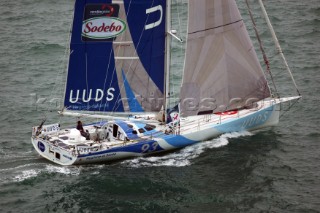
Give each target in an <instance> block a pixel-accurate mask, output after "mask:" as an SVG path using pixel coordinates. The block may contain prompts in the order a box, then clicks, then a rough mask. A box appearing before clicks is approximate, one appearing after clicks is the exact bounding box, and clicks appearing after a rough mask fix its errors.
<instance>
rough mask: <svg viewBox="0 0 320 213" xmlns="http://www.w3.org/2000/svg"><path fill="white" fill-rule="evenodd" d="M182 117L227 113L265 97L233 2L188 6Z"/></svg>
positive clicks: (199, 0) (194, 1) (195, 1)
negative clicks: (219, 112)
mask: <svg viewBox="0 0 320 213" xmlns="http://www.w3.org/2000/svg"><path fill="white" fill-rule="evenodd" d="M187 36H188V37H187V49H186V61H185V70H184V76H183V80H182V88H181V93H180V99H181V105H180V106H181V114H182V116H190V115H197V114H201V113H206V112H218V111H226V110H231V109H235V108H239V107H243V106H245V105H246V104H248V103H252V101H258V100H262V99H264V98H266V97H270V89H269V87H268V85H267V81H266V78H265V76H264V73H263V70H262V68H261V65H260V63H259V60H258V58H257V55H256V52H255V49H254V47H253V44H252V42H251V40H250V37H249V35H248V32H247V30H246V27H245V24H244V22H243V20H242V17H241V15H240V12H239V10H238V7H237V5H236V2H235V0H189V20H188V35H187Z"/></svg>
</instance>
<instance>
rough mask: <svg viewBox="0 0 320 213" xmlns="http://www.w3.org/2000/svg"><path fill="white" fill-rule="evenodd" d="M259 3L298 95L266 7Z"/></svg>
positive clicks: (260, 1) (260, 0)
mask: <svg viewBox="0 0 320 213" xmlns="http://www.w3.org/2000/svg"><path fill="white" fill-rule="evenodd" d="M259 3H260V7H261V10H262V13H263V15H264V18H265V19H266V22H267V25H268V27H269V30H270V32H271V35H272V38H273V41H274V43H275V45H276V48H277V51H278V53H279V54H280V56H281V58H282V60H283V62H284V65H285V66H286V69H287V71H288V72H289V75H290V77H291V79H292V82H293V84H294V86H295V88H296V90H297V93H298V95H299V96H300V91H299V89H298V86H297V84H296V81H295V80H294V77H293V75H292V72H291V69H290V67H289V65H288V62H287V60H286V58H285V56H284V54H283V52H282V49H281V46H280V43H279V40H278V38H277V36H276V33H275V31H274V29H273V27H272V24H271V21H270V19H269V16H268V13H267V11H266V8H265V7H264V5H263V2H262V0H259Z"/></svg>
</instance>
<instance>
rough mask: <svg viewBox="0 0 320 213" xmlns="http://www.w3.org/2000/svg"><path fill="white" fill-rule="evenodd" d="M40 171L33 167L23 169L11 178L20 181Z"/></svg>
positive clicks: (34, 175)
mask: <svg viewBox="0 0 320 213" xmlns="http://www.w3.org/2000/svg"><path fill="white" fill-rule="evenodd" d="M40 172H41V171H40V170H35V169H31V170H25V171H22V174H20V175H17V176H15V177H14V178H13V180H14V181H15V182H21V181H24V180H26V179H29V178H32V177H36V176H38V174H39V173H40Z"/></svg>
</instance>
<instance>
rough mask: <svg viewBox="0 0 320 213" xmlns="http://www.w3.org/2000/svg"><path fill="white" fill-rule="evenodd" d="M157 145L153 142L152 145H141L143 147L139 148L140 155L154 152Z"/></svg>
mask: <svg viewBox="0 0 320 213" xmlns="http://www.w3.org/2000/svg"><path fill="white" fill-rule="evenodd" d="M158 146H159V144H158V142H154V143H152V144H148V143H146V144H143V146H142V147H141V151H142V153H147V152H154V151H156V150H157V148H158Z"/></svg>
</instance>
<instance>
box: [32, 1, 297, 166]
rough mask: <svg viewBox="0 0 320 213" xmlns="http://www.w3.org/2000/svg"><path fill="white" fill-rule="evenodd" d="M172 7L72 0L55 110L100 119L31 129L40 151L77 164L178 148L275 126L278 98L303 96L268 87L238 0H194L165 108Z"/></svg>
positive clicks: (293, 99)
mask: <svg viewBox="0 0 320 213" xmlns="http://www.w3.org/2000/svg"><path fill="white" fill-rule="evenodd" d="M259 3H260V5H261V8H262V11H263V12H264V15H265V17H266V20H267V23H268V26H269V28H270V30H271V32H272V36H273V38H274V41H275V44H276V46H277V49H278V50H279V53H280V55H281V56H282V58H283V59H284V62H285V64H286V67H287V69H288V71H289V74H290V76H291V78H292V80H293V83H294V85H295V87H296V83H295V82H294V79H293V76H292V74H291V71H290V69H289V66H287V63H286V60H285V58H284V56H283V54H282V51H281V48H280V45H279V43H278V41H277V38H276V36H275V34H274V33H273V29H272V26H271V23H270V21H269V19H268V17H267V13H266V12H265V9H264V6H263V4H262V1H261V0H259ZM170 6H171V2H170V1H165V0H154V1H147V0H120V1H105V0H87V1H83V0H76V3H75V11H74V21H73V28H72V35H71V42H70V56H69V66H68V76H67V81H66V90H65V97H64V108H63V109H62V110H61V111H60V112H59V113H60V115H65V116H74V117H78V119H80V118H82V117H91V118H97V119H99V121H98V122H96V123H93V124H90V125H85V126H82V124H81V122H79V123H78V126H77V127H72V128H67V129H60V124H58V123H57V124H52V125H44V122H43V123H41V125H40V126H36V127H33V132H32V144H33V146H34V148H35V149H36V151H37V152H38V153H39V154H40V155H41V156H43V157H44V158H46V159H48V160H50V161H52V162H55V163H58V164H61V165H72V164H85V163H96V162H103V161H111V160H118V159H123V158H129V157H137V156H144V155H150V154H155V153H161V152H165V151H170V150H174V149H179V148H182V147H185V146H188V145H191V144H194V143H198V142H201V141H206V140H210V139H212V138H214V137H217V136H218V135H220V134H223V133H227V132H239V131H251V130H256V129H260V128H264V127H267V126H273V125H276V124H277V123H278V122H279V115H280V111H281V105H282V104H283V103H289V105H291V102H296V101H297V100H298V99H299V98H300V94H299V91H298V89H297V93H298V96H296V97H285V98H280V97H279V96H278V94H277V90H276V88H275V86H274V88H273V89H270V85H269V84H268V78H270V79H271V83H270V84H273V82H272V75H271V72H270V66H269V62H268V60H267V57H266V55H265V53H264V49H263V45H262V43H261V41H260V38H259V34H258V31H257V30H256V35H257V38H258V40H259V42H260V48H261V51H262V55H263V57H264V61H265V64H266V71H264V70H263V69H262V67H261V65H260V63H259V60H258V57H257V55H256V52H255V49H254V47H253V45H252V42H251V39H250V37H249V35H248V32H247V30H246V27H245V25H244V23H243V20H242V17H241V15H240V13H239V10H238V7H237V5H236V3H235V1H234V0H214V1H212V0H197V1H196V0H190V1H189V2H188V8H189V11H188V12H189V15H188V17H189V19H188V35H187V41H186V54H185V66H184V69H183V71H182V73H183V76H182V82H181V89H180V93H179V94H180V98H179V102H178V103H174V106H169V102H170V95H169V94H171V91H170V82H169V76H170V75H169V73H170V63H171V55H170V44H171V39H172V38H174V39H177V40H178V41H179V42H183V41H182V39H181V38H179V37H177V36H176V35H175V31H174V30H172V29H171V22H170V20H171V17H170V15H171V8H170ZM248 8H249V5H248ZM249 9H250V8H249ZM251 18H252V21H253V24H255V22H254V19H253V17H252V16H251ZM268 75H269V77H268ZM296 88H297V87H296ZM97 112H99V114H97ZM101 113H103V114H101Z"/></svg>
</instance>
